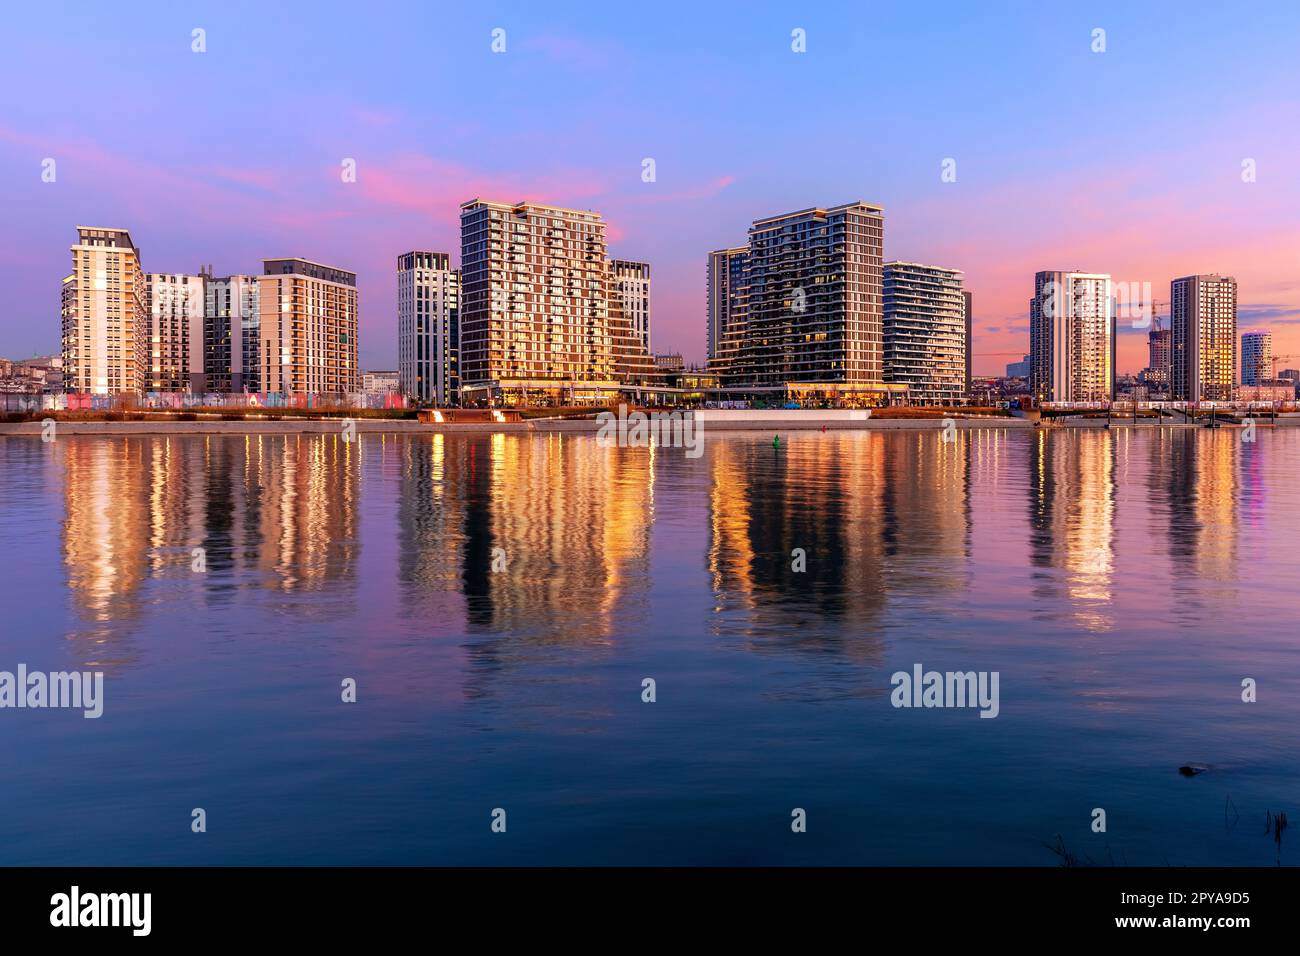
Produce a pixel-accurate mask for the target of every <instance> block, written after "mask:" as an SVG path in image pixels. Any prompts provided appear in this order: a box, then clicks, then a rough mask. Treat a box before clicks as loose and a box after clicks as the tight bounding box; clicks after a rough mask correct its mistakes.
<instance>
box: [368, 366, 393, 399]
mask: <svg viewBox="0 0 1300 956" xmlns="http://www.w3.org/2000/svg"><path fill="white" fill-rule="evenodd" d="M401 388H402V379H401V375H400V374H399V373H398V371H397V370H396V369H393V370H392V371H379V372H362V373H361V391H363V392H365V393H366V394H367V395H387V394H390V393H392V392H399V391H401Z"/></svg>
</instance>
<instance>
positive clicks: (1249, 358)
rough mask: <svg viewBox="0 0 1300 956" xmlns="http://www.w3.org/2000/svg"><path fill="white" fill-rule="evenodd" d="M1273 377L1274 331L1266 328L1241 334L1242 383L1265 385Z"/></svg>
mask: <svg viewBox="0 0 1300 956" xmlns="http://www.w3.org/2000/svg"><path fill="white" fill-rule="evenodd" d="M1272 378H1273V333H1272V332H1269V331H1268V330H1266V329H1257V330H1255V331H1253V332H1243V333H1242V334H1241V384H1242V385H1263V384H1264V383H1265V382H1267V381H1269V380H1271V379H1272Z"/></svg>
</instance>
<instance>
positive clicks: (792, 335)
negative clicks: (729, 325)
mask: <svg viewBox="0 0 1300 956" xmlns="http://www.w3.org/2000/svg"><path fill="white" fill-rule="evenodd" d="M883 250H884V215H883V212H882V210H881V207H879V206H874V205H870V204H868V203H864V202H853V203H846V204H844V205H841V206H833V207H831V208H827V209H822V208H815V209H802V210H799V211H798V212H792V213H786V214H784V215H779V216H771V217H768V218H765V219H757V220H755V221H754V223H753V225H751V226H750V229H749V249H748V254H747V256H746V260H747V261H746V265H745V276H744V281H745V289H744V310H745V316H744V321H745V329H744V333H743V335H742V337H741V344H740V347H739V349H738V351H737V355H736V356H735V358H734V360H733V361H732V362H731V366H730V371H729V372H724V382H726V383H727V384H732V385H740V386H757V387H760V388H761V387H773V386H783V385H786V384H791V383H820V384H828V385H830V384H833V385H852V384H857V385H880V384H881V383H883V381H884V362H883V339H882V322H883V308H882V301H881V294H882V293H881V269H882V265H883V262H882V258H883Z"/></svg>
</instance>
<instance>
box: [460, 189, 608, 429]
mask: <svg viewBox="0 0 1300 956" xmlns="http://www.w3.org/2000/svg"><path fill="white" fill-rule="evenodd" d="M460 222H461V314H460V321H461V334H460V347H461V355H460V366H461V368H460V371H461V382H462V385H461V392H462V397H463V400H464V401H467V402H479V401H497V400H501V401H506V402H510V403H526V404H533V403H539V402H542V403H552V402H561V401H562V402H573V403H587V402H593V401H600V400H602V399H604V398H608V397H609V395H610V394H612V393H616V392H617V391H618V382H617V380H616V378H615V357H614V347H613V345H614V343H613V336H612V334H611V327H610V316H609V302H610V297H609V284H610V269H609V264H608V262H607V260H606V243H605V222H604V220H603V219H602V218H601V216H600V214H599V213H595V212H590V211H582V210H577V209H563V208H560V207H557V206H545V205H541V204H539V203H529V202H518V203H503V202H495V201H492V200H486V199H472V200H470V201H468V202H466V203H464V204H462V206H461V217H460Z"/></svg>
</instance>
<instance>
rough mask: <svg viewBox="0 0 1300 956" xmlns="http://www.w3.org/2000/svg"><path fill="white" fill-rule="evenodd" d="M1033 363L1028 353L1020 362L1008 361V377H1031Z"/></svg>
mask: <svg viewBox="0 0 1300 956" xmlns="http://www.w3.org/2000/svg"><path fill="white" fill-rule="evenodd" d="M1031 365H1032V363H1031V362H1030V359H1029V356H1028V355H1026V356H1025V357H1024V358H1023V359H1021V360H1020V361H1019V362H1009V363H1007V378H1029V371H1030V367H1031Z"/></svg>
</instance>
